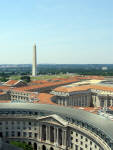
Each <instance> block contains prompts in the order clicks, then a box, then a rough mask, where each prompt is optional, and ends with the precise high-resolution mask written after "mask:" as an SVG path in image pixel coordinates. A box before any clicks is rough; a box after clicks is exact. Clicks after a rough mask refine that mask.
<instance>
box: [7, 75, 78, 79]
mask: <svg viewBox="0 0 113 150" xmlns="http://www.w3.org/2000/svg"><path fill="white" fill-rule="evenodd" d="M74 75H76V74H74ZM74 75H71V74H58V75H38V76H37V77H32V76H31V80H49V79H54V78H68V77H72V76H74ZM20 78H21V76H20V75H17V76H16V75H14V76H11V77H10V79H11V80H20Z"/></svg>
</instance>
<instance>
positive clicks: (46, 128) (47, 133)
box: [46, 126, 48, 141]
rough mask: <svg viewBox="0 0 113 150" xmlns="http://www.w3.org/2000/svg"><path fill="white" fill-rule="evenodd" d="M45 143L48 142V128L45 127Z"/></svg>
mask: <svg viewBox="0 0 113 150" xmlns="http://www.w3.org/2000/svg"><path fill="white" fill-rule="evenodd" d="M46 141H48V126H46Z"/></svg>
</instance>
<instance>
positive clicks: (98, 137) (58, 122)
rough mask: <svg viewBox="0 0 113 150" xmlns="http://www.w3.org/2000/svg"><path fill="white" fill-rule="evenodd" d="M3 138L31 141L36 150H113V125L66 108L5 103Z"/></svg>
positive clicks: (0, 119)
mask: <svg viewBox="0 0 113 150" xmlns="http://www.w3.org/2000/svg"><path fill="white" fill-rule="evenodd" d="M0 137H1V138H2V140H3V142H6V143H9V142H10V141H13V140H15V141H21V142H27V143H28V144H29V145H32V147H33V149H34V150H113V122H112V121H111V120H108V119H107V118H104V117H102V116H99V115H96V114H93V113H89V112H86V111H83V110H80V109H72V108H68V107H63V106H54V105H53V106H52V105H48V104H47V105H46V104H29V103H9V104H7V103H2V104H0Z"/></svg>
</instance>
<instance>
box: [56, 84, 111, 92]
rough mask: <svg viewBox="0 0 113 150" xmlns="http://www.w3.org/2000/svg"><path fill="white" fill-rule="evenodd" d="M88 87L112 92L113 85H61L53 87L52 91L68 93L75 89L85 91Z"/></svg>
mask: <svg viewBox="0 0 113 150" xmlns="http://www.w3.org/2000/svg"><path fill="white" fill-rule="evenodd" d="M89 89H95V90H102V91H110V92H113V87H107V86H99V85H83V86H76V87H66V86H61V87H58V88H55V89H54V91H56V92H68V93H69V92H76V91H86V90H89Z"/></svg>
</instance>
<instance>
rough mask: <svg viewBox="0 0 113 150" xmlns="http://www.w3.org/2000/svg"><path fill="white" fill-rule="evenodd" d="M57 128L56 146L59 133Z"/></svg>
mask: <svg viewBox="0 0 113 150" xmlns="http://www.w3.org/2000/svg"><path fill="white" fill-rule="evenodd" d="M58 130H59V129H58V128H57V136H56V144H57V145H59V132H58Z"/></svg>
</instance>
